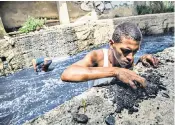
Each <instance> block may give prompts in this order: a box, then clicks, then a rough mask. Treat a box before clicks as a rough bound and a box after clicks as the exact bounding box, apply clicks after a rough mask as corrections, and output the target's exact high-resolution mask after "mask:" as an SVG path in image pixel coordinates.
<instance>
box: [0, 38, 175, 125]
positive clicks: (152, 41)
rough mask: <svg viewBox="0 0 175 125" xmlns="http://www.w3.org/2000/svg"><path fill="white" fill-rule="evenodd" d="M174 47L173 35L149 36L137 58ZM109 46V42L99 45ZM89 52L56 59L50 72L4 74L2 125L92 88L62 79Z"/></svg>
mask: <svg viewBox="0 0 175 125" xmlns="http://www.w3.org/2000/svg"><path fill="white" fill-rule="evenodd" d="M171 46H174V36H172V35H166V36H156V37H155V36H150V37H145V38H144V40H143V42H142V45H141V49H140V51H139V52H138V53H137V54H136V56H135V58H136V60H137V59H138V57H139V56H141V55H143V54H144V53H156V52H159V51H162V50H164V49H165V48H167V47H171ZM107 47H108V45H107V44H106V45H103V46H101V47H99V48H107ZM96 49H98V48H96ZM87 52H88V51H83V52H81V53H79V54H77V55H75V56H72V57H69V58H67V59H64V60H62V61H58V60H57V59H55V60H53V61H54V62H53V64H52V65H51V68H53V67H54V69H53V70H51V71H49V72H46V73H39V74H36V73H35V72H34V71H33V69H31V68H29V69H24V70H22V71H19V72H17V73H15V74H12V75H9V76H7V77H0V125H8V124H11V125H21V124H23V123H24V122H25V121H26V120H30V119H32V118H35V117H37V116H39V115H42V114H44V113H45V112H48V111H49V110H51V109H53V108H55V107H56V106H58V105H60V104H62V103H64V102H65V101H67V100H70V99H71V98H72V97H74V96H76V95H79V94H81V93H82V92H84V91H85V90H87V89H88V88H90V87H91V86H89V85H88V83H87V82H80V83H64V82H62V81H61V80H60V75H61V73H62V71H63V70H64V69H65V68H66V67H67V66H69V65H70V64H72V63H74V62H76V61H78V60H79V59H82V58H83V57H84V56H85V55H86V54H87ZM136 60H135V61H136Z"/></svg>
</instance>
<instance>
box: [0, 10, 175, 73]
mask: <svg viewBox="0 0 175 125" xmlns="http://www.w3.org/2000/svg"><path fill="white" fill-rule="evenodd" d="M173 17H174V13H162V14H149V15H141V16H130V17H121V18H114V19H105V20H97V21H90V22H81V23H80V22H79V23H73V24H68V25H58V26H53V27H49V28H48V29H47V30H44V29H43V30H41V31H36V32H32V33H29V34H25V35H22V36H16V37H9V38H8V37H7V38H6V39H3V40H0V45H1V46H0V57H4V58H5V59H6V62H1V60H0V75H7V74H9V73H13V72H15V71H17V70H19V69H24V68H29V67H30V66H31V65H32V63H31V60H32V59H33V58H37V57H40V56H44V57H60V56H70V55H73V54H76V53H78V52H80V51H83V50H87V49H89V48H92V47H96V46H98V45H101V44H105V43H107V42H108V41H109V39H110V38H111V35H112V33H113V31H114V28H115V27H116V25H118V24H120V23H122V22H125V21H129V22H133V23H135V24H137V25H138V26H139V27H140V29H141V30H142V33H143V35H155V34H164V33H167V32H173V31H174V18H173ZM3 63H6V64H8V65H7V66H3Z"/></svg>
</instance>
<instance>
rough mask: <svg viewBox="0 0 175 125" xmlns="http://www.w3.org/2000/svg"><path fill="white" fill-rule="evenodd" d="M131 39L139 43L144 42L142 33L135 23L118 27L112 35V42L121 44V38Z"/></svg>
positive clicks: (126, 23) (127, 23)
mask: <svg viewBox="0 0 175 125" xmlns="http://www.w3.org/2000/svg"><path fill="white" fill-rule="evenodd" d="M122 36H124V37H126V38H131V39H133V40H135V41H137V42H139V43H140V42H141V41H142V33H141V31H140V29H139V28H138V27H137V26H136V25H135V24H133V23H130V22H125V23H122V24H120V25H118V26H117V27H116V28H115V30H114V33H113V35H112V40H113V41H114V42H121V37H122Z"/></svg>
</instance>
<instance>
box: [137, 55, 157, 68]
mask: <svg viewBox="0 0 175 125" xmlns="http://www.w3.org/2000/svg"><path fill="white" fill-rule="evenodd" d="M138 62H142V64H143V65H144V66H146V67H150V66H153V67H154V68H157V67H158V64H159V60H158V59H157V58H156V57H154V56H153V55H151V54H146V55H144V56H142V57H141V58H140V59H139V61H138Z"/></svg>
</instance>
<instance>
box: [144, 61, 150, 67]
mask: <svg viewBox="0 0 175 125" xmlns="http://www.w3.org/2000/svg"><path fill="white" fill-rule="evenodd" d="M142 63H143V65H144V66H146V67H150V64H149V63H148V62H147V61H146V60H143V62H142Z"/></svg>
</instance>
